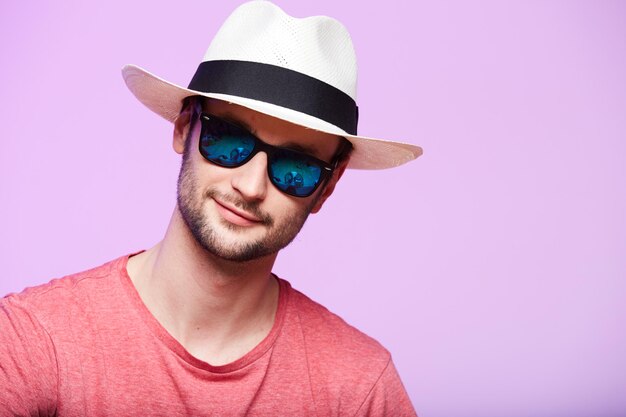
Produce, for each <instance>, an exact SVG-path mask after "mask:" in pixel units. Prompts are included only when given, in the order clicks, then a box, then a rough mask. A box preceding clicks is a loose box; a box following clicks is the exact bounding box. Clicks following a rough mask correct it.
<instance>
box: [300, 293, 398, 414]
mask: <svg viewBox="0 0 626 417" xmlns="http://www.w3.org/2000/svg"><path fill="white" fill-rule="evenodd" d="M291 298H292V303H293V307H294V309H295V310H296V312H297V315H298V319H299V320H300V327H301V329H302V335H303V339H304V345H305V349H306V356H307V362H308V366H309V373H310V376H311V383H312V385H313V390H314V392H317V394H316V395H318V396H320V397H321V398H318V401H319V400H322V401H323V402H328V403H333V402H334V399H337V398H341V399H342V401H343V402H344V403H345V404H352V405H353V406H354V407H358V406H359V405H360V404H361V403H362V401H363V399H364V398H366V397H367V396H368V395H369V393H370V392H371V391H372V389H373V387H374V386H375V385H376V384H377V383H378V381H379V380H380V379H381V376H382V375H383V374H384V373H385V371H386V369H387V368H388V367H389V366H390V364H391V363H392V362H391V355H390V353H389V351H387V349H385V348H384V347H383V346H382V345H381V344H380V343H379V342H378V341H376V340H375V339H373V338H372V337H370V336H368V335H366V334H365V333H363V332H361V331H360V330H358V329H356V328H355V327H353V326H351V325H350V324H348V323H346V321H345V320H343V319H342V318H341V317H339V316H338V315H337V314H334V313H332V312H331V311H329V310H328V309H327V308H326V307H324V306H322V305H320V304H319V303H317V302H315V301H313V300H311V299H310V298H308V297H307V296H306V295H304V294H302V293H300V292H299V291H297V290H292V294H291ZM391 366H392V365H391Z"/></svg>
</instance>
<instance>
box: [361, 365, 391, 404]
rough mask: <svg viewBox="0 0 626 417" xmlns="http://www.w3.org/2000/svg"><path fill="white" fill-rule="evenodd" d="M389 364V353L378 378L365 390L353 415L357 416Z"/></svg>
mask: <svg viewBox="0 0 626 417" xmlns="http://www.w3.org/2000/svg"><path fill="white" fill-rule="evenodd" d="M390 364H391V355H389V359H388V360H387V364H386V365H385V367H384V368H383V370H382V371H381V373H380V375H378V378H376V381H375V382H374V383H373V384H372V387H371V388H370V390H369V391H368V392H367V395H366V396H365V397H364V398H363V401H362V402H361V405H360V406H359V408H357V410H356V412H355V413H354V416H357V415H358V414H359V413H360V412H361V409H362V408H363V406H364V405H365V402H366V401H367V399H368V398H369V397H370V395H371V394H372V392H373V391H374V388H376V386H377V385H378V383H379V382H380V380H381V378H382V377H383V375H384V374H385V372H387V369H388V368H389V365H390Z"/></svg>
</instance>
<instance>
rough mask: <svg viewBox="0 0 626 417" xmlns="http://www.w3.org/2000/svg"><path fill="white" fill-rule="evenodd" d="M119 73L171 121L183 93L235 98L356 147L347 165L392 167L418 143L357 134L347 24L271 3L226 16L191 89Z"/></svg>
mask: <svg viewBox="0 0 626 417" xmlns="http://www.w3.org/2000/svg"><path fill="white" fill-rule="evenodd" d="M122 75H123V77H124V81H125V82H126V85H127V86H128V88H129V89H130V91H131V92H132V93H133V94H134V95H135V97H137V99H138V100H139V101H141V102H142V103H143V104H144V105H145V106H146V107H148V108H149V109H150V110H152V111H154V112H155V113H157V114H159V115H161V116H162V117H164V118H165V119H167V120H169V121H174V120H175V118H176V117H177V116H178V114H179V112H180V110H181V106H182V102H183V100H184V99H185V97H189V96H194V95H199V96H204V97H210V98H214V99H219V100H223V101H227V102H230V103H235V104H238V105H241V106H244V107H247V108H250V109H252V110H256V111H258V112H261V113H264V114H267V115H270V116H273V117H277V118H279V119H282V120H285V121H288V122H291V123H294V124H297V125H301V126H304V127H307V128H310V129H315V130H318V131H321V132H326V133H330V134H333V135H338V136H343V137H345V138H346V139H348V140H349V141H350V142H352V144H353V145H354V150H353V152H352V156H351V158H350V162H349V163H348V167H349V168H361V169H381V168H391V167H395V166H398V165H401V164H404V163H406V162H409V161H411V160H413V159H415V158H417V157H418V156H420V155H421V154H422V149H421V148H420V147H419V146H415V145H411V144H408V143H401V142H392V141H386V140H380V139H373V138H368V137H364V136H359V135H357V130H356V128H357V120H358V107H357V105H356V81H357V65H356V56H355V53H354V48H353V47H352V41H351V39H350V35H349V33H348V31H347V30H346V28H345V27H344V26H343V25H342V24H341V23H339V22H338V21H337V20H335V19H332V18H329V17H326V16H313V17H307V18H303V19H299V18H294V17H291V16H289V15H287V14H286V13H285V12H283V11H282V10H281V9H280V8H279V7H278V6H276V5H274V4H272V3H270V2H268V1H261V0H257V1H251V2H248V3H244V4H243V5H241V6H239V7H238V8H237V9H236V10H235V11H234V12H233V13H232V14H231V15H230V16H229V17H228V19H227V20H226V21H225V22H224V24H223V25H222V27H221V28H220V30H219V31H218V33H217V34H216V35H215V38H214V39H213V41H212V42H211V45H210V46H209V49H208V50H207V52H206V54H205V55H204V59H203V60H202V63H200V66H199V67H198V69H197V71H196V73H195V75H194V76H193V78H192V80H191V82H190V84H189V86H188V88H184V87H180V86H178V85H176V84H173V83H170V82H168V81H165V80H163V79H161V78H159V77H157V76H156V75H154V74H151V73H150V72H148V71H146V70H144V69H142V68H140V67H137V66H135V65H126V66H124V68H123V69H122Z"/></svg>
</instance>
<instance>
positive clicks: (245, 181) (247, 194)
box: [231, 152, 269, 201]
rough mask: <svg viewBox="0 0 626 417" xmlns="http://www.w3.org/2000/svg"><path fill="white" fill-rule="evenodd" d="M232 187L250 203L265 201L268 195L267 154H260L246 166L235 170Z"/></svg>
mask: <svg viewBox="0 0 626 417" xmlns="http://www.w3.org/2000/svg"><path fill="white" fill-rule="evenodd" d="M233 171H234V172H233V175H232V177H231V185H232V187H233V188H234V189H236V190H237V191H239V193H241V195H242V197H243V198H244V199H246V200H248V201H254V200H263V199H264V198H265V196H266V195H267V187H268V181H269V178H268V177H267V154H266V153H265V152H259V153H257V154H256V155H254V157H253V158H252V159H251V160H250V161H248V162H247V163H246V164H243V165H242V166H240V167H238V168H234V169H233Z"/></svg>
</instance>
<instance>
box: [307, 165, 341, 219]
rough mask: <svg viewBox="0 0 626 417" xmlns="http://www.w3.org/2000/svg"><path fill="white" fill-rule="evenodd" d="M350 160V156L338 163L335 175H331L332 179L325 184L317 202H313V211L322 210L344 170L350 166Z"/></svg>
mask: <svg viewBox="0 0 626 417" xmlns="http://www.w3.org/2000/svg"><path fill="white" fill-rule="evenodd" d="M349 160H350V158H347V159H346V160H345V161H343V162H342V163H341V164H339V165H337V168H335V170H334V171H333V176H332V177H330V179H329V180H328V182H327V183H326V185H325V186H324V189H323V190H322V193H321V194H320V195H319V196H318V198H317V201H316V202H315V204H313V208H312V209H311V213H317V212H318V211H320V210H321V209H322V206H323V205H324V202H325V201H326V199H327V198H328V197H330V195H331V194H332V193H333V191H334V190H335V185H337V182H338V181H339V179H340V178H341V176H342V175H343V172H344V171H345V170H346V167H347V166H348V161H349Z"/></svg>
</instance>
